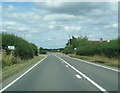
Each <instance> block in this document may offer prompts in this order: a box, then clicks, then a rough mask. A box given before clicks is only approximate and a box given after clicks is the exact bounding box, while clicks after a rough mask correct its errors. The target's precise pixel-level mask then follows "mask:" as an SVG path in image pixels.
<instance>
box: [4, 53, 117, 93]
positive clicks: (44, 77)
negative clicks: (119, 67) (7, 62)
mask: <svg viewBox="0 0 120 93" xmlns="http://www.w3.org/2000/svg"><path fill="white" fill-rule="evenodd" d="M2 91H102V92H101V93H103V92H104V91H108V93H109V92H110V93H111V91H118V72H117V71H114V70H110V69H106V68H103V67H99V66H96V65H92V64H88V63H85V62H82V61H81V60H77V59H74V58H71V57H67V56H64V55H62V54H53V53H51V54H49V55H48V56H47V57H46V58H45V59H44V60H43V61H41V62H40V63H39V64H37V65H36V66H34V68H32V69H31V70H30V71H28V72H27V73H25V74H24V75H23V76H21V77H20V78H19V79H17V80H15V81H14V82H13V83H11V84H10V85H8V86H7V87H6V88H3V90H2ZM105 93H107V92H105ZM113 93H115V92H113ZM116 93H117V92H116Z"/></svg>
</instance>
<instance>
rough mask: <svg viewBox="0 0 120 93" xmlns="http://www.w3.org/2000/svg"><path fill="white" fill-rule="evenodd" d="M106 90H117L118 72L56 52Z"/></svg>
mask: <svg viewBox="0 0 120 93" xmlns="http://www.w3.org/2000/svg"><path fill="white" fill-rule="evenodd" d="M57 56H59V57H61V58H62V59H64V60H65V61H67V62H68V63H69V64H71V65H72V66H74V67H75V68H77V69H78V70H79V71H81V72H82V73H84V74H85V75H87V76H88V77H89V78H90V79H92V80H93V81H95V82H96V83H97V84H99V85H100V86H102V87H103V88H104V89H106V90H107V91H118V72H115V71H112V70H108V69H105V68H102V67H98V66H95V65H91V64H87V63H85V62H82V61H79V60H76V59H73V58H70V57H66V56H63V55H61V54H57Z"/></svg>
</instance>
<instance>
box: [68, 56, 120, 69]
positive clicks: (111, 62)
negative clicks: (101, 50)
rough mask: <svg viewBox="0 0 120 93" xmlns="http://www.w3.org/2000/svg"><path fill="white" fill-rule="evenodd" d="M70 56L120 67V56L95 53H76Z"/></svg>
mask: <svg viewBox="0 0 120 93" xmlns="http://www.w3.org/2000/svg"><path fill="white" fill-rule="evenodd" d="M68 56H70V57H74V58H79V59H83V60H86V61H89V62H94V63H100V64H104V65H107V66H113V67H120V63H118V62H119V61H118V60H119V59H120V58H108V57H105V56H100V55H95V56H77V55H75V54H68Z"/></svg>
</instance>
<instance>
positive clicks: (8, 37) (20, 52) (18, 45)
mask: <svg viewBox="0 0 120 93" xmlns="http://www.w3.org/2000/svg"><path fill="white" fill-rule="evenodd" d="M8 46H15V50H14V56H15V57H20V58H21V59H30V58H33V57H34V55H35V56H37V51H38V49H37V46H36V45H35V44H32V43H29V42H28V41H26V40H24V39H22V38H21V37H18V36H15V35H14V34H7V33H2V48H3V49H4V50H5V51H6V54H10V50H9V49H8Z"/></svg>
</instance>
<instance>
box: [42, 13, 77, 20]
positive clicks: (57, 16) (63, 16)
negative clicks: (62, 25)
mask: <svg viewBox="0 0 120 93" xmlns="http://www.w3.org/2000/svg"><path fill="white" fill-rule="evenodd" d="M75 19H76V16H74V15H68V14H50V15H46V16H44V20H46V21H69V20H75Z"/></svg>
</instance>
